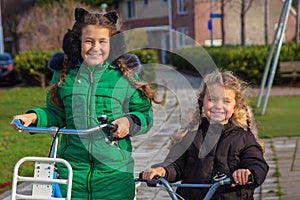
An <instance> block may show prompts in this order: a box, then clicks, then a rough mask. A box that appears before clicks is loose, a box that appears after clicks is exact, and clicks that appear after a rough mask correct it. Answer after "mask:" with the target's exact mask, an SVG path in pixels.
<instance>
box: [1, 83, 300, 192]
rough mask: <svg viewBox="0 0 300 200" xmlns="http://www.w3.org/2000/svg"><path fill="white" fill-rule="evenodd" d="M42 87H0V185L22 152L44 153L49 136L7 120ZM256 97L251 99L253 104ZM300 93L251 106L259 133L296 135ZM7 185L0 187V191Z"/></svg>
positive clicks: (37, 103)
mask: <svg viewBox="0 0 300 200" xmlns="http://www.w3.org/2000/svg"><path fill="white" fill-rule="evenodd" d="M45 94H46V92H45V90H44V89H42V88H39V87H35V88H32V87H31V88H30V87H28V88H13V89H7V90H0V113H1V115H0V138H1V139H0V160H1V170H0V185H1V184H3V183H5V182H10V181H11V180H12V173H13V168H14V165H15V163H16V162H17V161H18V160H19V159H20V158H22V157H24V156H44V157H46V156H48V152H49V149H50V145H51V142H52V137H51V136H49V135H42V134H41V135H30V134H27V133H18V132H16V131H15V130H14V129H13V128H12V127H11V126H10V124H9V123H10V121H11V120H12V118H13V116H14V115H16V114H21V113H24V112H26V111H27V110H28V109H29V108H34V107H42V106H44V105H45ZM255 102H256V98H253V99H251V104H252V105H255ZM299 102H300V96H288V97H270V98H269V101H268V106H267V109H266V112H265V115H264V116H261V115H260V108H256V109H254V111H255V117H256V120H257V121H258V128H259V136H260V137H278V136H300V126H299V125H298V123H299V122H298V121H299V117H300V106H299V105H300V103H299ZM29 169H32V167H29V166H28V167H27V166H25V167H24V168H22V169H21V173H22V174H24V175H25V174H27V175H28V174H31V173H32V171H29ZM9 189H11V188H10V187H5V188H0V194H1V193H3V192H4V191H6V190H9Z"/></svg>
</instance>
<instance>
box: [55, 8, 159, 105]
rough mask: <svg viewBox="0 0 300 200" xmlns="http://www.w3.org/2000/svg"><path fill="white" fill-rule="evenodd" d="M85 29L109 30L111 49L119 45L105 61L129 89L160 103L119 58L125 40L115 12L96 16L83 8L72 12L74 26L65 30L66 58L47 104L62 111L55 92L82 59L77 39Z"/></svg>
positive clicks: (97, 13) (151, 91)
mask: <svg viewBox="0 0 300 200" xmlns="http://www.w3.org/2000/svg"><path fill="white" fill-rule="evenodd" d="M87 25H101V26H103V27H105V28H107V29H109V30H110V36H111V37H112V36H114V37H115V38H117V39H113V40H110V43H111V44H110V46H111V47H115V46H116V45H115V44H118V48H110V53H109V57H108V59H107V61H108V62H110V63H114V64H116V65H117V66H118V67H119V68H120V70H121V71H122V73H123V75H124V76H125V77H126V78H127V79H128V80H129V81H130V82H131V83H132V85H133V86H135V87H136V88H137V89H138V90H140V91H142V92H143V93H144V94H145V95H146V96H147V97H148V98H149V99H150V101H151V102H154V103H160V102H159V101H158V100H157V98H156V91H154V89H153V88H152V87H150V84H148V83H145V82H140V81H137V80H135V79H134V76H133V72H132V71H131V70H130V68H128V66H127V65H128V64H127V60H126V59H124V56H122V55H123V54H124V53H125V39H124V36H123V35H122V34H120V33H121V31H120V27H121V25H120V20H119V15H118V14H117V12H115V11H109V12H105V13H99V12H93V11H87V10H85V9H83V8H76V9H75V23H74V25H73V27H72V29H68V31H67V33H66V34H65V36H64V38H63V46H62V48H63V51H64V54H65V56H64V66H63V68H62V69H61V71H60V74H59V76H58V79H59V82H58V83H57V84H53V85H52V86H51V87H50V101H51V102H52V103H53V104H55V105H57V106H59V107H61V108H62V109H63V105H62V103H61V102H60V100H59V99H58V96H57V90H58V88H59V87H61V86H62V84H63V82H64V81H65V79H66V74H67V73H68V72H69V70H70V68H71V67H74V66H76V65H77V63H78V62H80V63H81V62H83V58H82V57H81V41H80V38H81V34H82V29H83V28H84V27H85V26H87ZM116 35H118V36H116Z"/></svg>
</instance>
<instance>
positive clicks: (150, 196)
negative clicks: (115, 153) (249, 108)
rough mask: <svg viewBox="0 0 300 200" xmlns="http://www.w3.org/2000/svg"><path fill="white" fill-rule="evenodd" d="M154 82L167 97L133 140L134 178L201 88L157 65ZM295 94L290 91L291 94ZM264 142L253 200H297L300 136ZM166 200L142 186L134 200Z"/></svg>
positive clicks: (164, 144)
mask: <svg viewBox="0 0 300 200" xmlns="http://www.w3.org/2000/svg"><path fill="white" fill-rule="evenodd" d="M157 83H158V84H159V85H160V87H159V94H160V95H164V96H165V97H166V103H165V104H164V105H163V106H162V105H160V106H155V107H154V110H155V112H154V126H153V128H152V129H151V131H150V132H149V133H148V134H146V135H141V136H138V137H135V138H133V157H134V158H135V174H136V175H137V174H138V173H139V172H140V171H142V170H144V169H146V168H149V167H150V166H151V165H152V164H154V163H158V162H160V161H162V160H163V159H164V157H165V156H166V154H167V153H168V144H169V141H170V138H169V137H170V136H171V135H172V134H173V133H174V132H175V133H176V132H177V130H179V129H180V128H181V126H182V125H183V124H186V122H187V121H188V119H189V117H191V113H193V109H194V105H195V103H196V100H197V96H196V93H195V91H197V88H198V87H199V86H200V80H199V79H197V78H195V77H191V76H182V75H181V74H180V73H178V72H176V71H175V70H174V69H172V68H170V67H167V66H159V69H158V72H157ZM276 91H277V92H275V90H271V95H280V94H282V91H283V90H282V88H281V89H276ZM289 91H290V90H289ZM297 91H300V90H299V89H298V90H297ZM257 92H258V90H257V89H256V90H252V91H251V92H250V94H249V95H255V94H257ZM295 93H296V92H295V91H294V93H293V92H290V94H291V95H293V94H295ZM297 95H300V92H299V94H297ZM263 142H264V143H265V145H266V153H265V157H266V160H267V162H268V163H269V165H270V172H269V174H268V177H267V179H266V181H265V183H264V184H263V185H262V187H260V188H258V189H257V190H256V195H255V199H257V200H259V199H264V200H277V199H278V200H280V199H282V200H300V186H299V183H300V137H289V138H273V139H263ZM29 189H30V188H29V186H26V185H25V187H23V190H29ZM0 199H4V200H8V199H9V192H7V193H6V194H3V195H0ZM167 199H170V198H168V195H167V192H166V191H164V190H162V189H159V188H149V187H146V186H145V185H144V184H141V185H140V186H139V187H138V192H137V200H167Z"/></svg>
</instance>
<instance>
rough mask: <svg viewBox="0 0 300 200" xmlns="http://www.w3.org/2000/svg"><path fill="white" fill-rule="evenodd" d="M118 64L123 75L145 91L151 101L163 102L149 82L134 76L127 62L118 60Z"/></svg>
mask: <svg viewBox="0 0 300 200" xmlns="http://www.w3.org/2000/svg"><path fill="white" fill-rule="evenodd" d="M116 64H117V65H118V66H119V67H120V70H121V72H122V73H123V75H124V76H125V77H126V78H127V79H128V80H129V81H130V83H132V84H133V85H134V87H135V88H137V89H138V90H140V91H141V92H143V93H144V94H145V95H146V96H147V97H148V98H149V99H150V101H151V102H154V103H156V104H161V103H162V101H159V100H158V99H157V97H156V91H155V90H154V89H152V88H151V86H150V84H149V83H146V82H143V81H138V80H136V79H135V78H134V77H133V74H132V71H131V70H130V69H129V68H128V67H127V66H126V64H125V63H124V62H123V61H121V60H118V61H116Z"/></svg>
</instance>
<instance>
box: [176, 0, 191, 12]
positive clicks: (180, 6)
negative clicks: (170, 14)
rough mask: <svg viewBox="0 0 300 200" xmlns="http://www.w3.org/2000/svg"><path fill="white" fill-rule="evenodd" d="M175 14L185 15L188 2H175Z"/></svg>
mask: <svg viewBox="0 0 300 200" xmlns="http://www.w3.org/2000/svg"><path fill="white" fill-rule="evenodd" d="M177 12H178V14H180V15H182V14H187V12H188V0H177Z"/></svg>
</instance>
